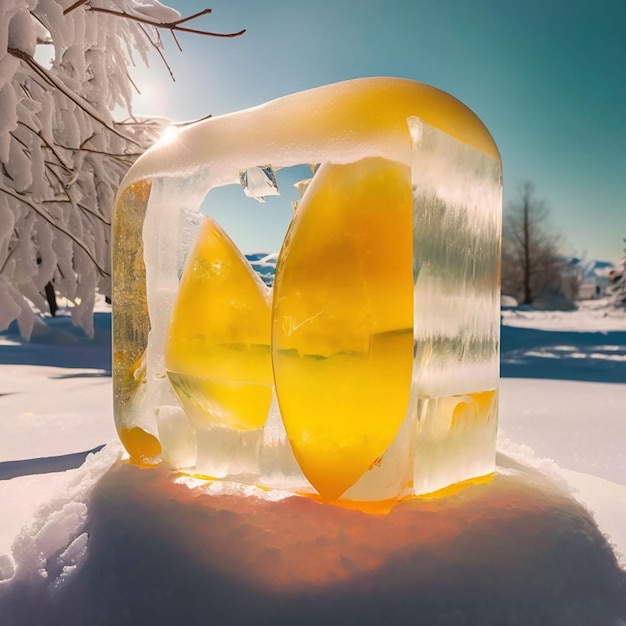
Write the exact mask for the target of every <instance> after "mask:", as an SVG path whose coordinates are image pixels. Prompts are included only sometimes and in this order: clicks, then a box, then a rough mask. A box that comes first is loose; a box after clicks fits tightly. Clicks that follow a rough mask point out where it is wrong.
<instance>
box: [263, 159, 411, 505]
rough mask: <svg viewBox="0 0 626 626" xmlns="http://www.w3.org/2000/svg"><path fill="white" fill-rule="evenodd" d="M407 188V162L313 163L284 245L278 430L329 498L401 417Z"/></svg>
mask: <svg viewBox="0 0 626 626" xmlns="http://www.w3.org/2000/svg"><path fill="white" fill-rule="evenodd" d="M412 246H413V235H412V196H411V180H410V170H409V168H408V167H406V166H405V165H402V164H399V163H395V162H392V161H388V160H386V159H380V158H368V159H364V160H361V161H358V162H356V163H353V164H350V165H330V164H326V165H322V166H321V167H320V169H319V171H318V172H317V174H316V175H315V177H314V178H313V181H312V183H311V184H310V186H309V187H308V189H307V191H306V193H305V195H304V197H303V199H302V202H301V204H300V207H299V208H298V210H297V212H296V215H295V217H294V220H293V222H292V224H291V227H290V229H289V232H288V234H287V237H286V240H285V243H284V244H283V248H282V250H281V253H280V256H279V259H278V263H277V267H276V280H275V284H274V305H273V333H272V357H273V364H274V377H275V380H276V394H277V397H278V403H279V406H280V410H281V415H282V418H283V422H284V424H285V429H286V431H287V436H288V437H289V441H290V443H291V445H292V447H293V449H294V452H295V455H296V459H297V460H298V463H299V464H300V467H301V468H302V471H303V473H304V475H305V476H306V477H307V478H308V479H309V481H310V482H311V483H312V485H313V486H314V487H315V488H316V489H317V491H318V492H319V493H320V495H321V496H322V497H323V498H325V499H327V500H334V499H336V498H338V497H339V496H340V495H341V494H342V493H343V492H344V491H345V490H346V489H347V488H348V487H350V486H351V485H352V484H354V483H355V482H356V481H357V480H358V479H359V478H360V477H361V475H362V474H363V473H364V472H365V471H367V469H368V468H369V467H370V466H371V465H372V464H373V463H375V462H376V460H377V459H378V457H380V456H381V455H382V454H383V453H384V452H385V450H386V449H387V447H388V446H389V444H390V443H391V441H392V440H393V438H394V437H395V435H396V433H397V431H398V428H399V427H400V425H401V423H402V421H403V420H404V417H405V414H406V410H407V405H408V400H409V393H410V386H411V371H412V364H413V265H412Z"/></svg>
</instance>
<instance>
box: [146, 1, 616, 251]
mask: <svg viewBox="0 0 626 626" xmlns="http://www.w3.org/2000/svg"><path fill="white" fill-rule="evenodd" d="M166 3H167V4H169V5H170V6H172V7H174V8H177V9H178V10H179V11H180V12H181V13H182V14H183V15H189V14H191V13H194V12H196V11H198V10H201V9H203V8H212V9H213V13H212V14H211V15H209V16H205V17H202V18H200V19H199V20H197V21H195V22H192V25H193V26H194V27H196V28H203V29H207V30H215V31H221V32H228V31H236V30H239V29H241V28H246V29H247V32H246V33H245V34H244V35H243V36H242V37H239V38H235V39H214V38H209V37H196V36H192V35H182V36H180V41H181V43H182V45H183V48H184V51H183V53H180V52H178V50H177V49H176V47H175V46H174V44H173V42H172V41H171V38H170V36H169V34H168V33H164V35H163V38H164V41H165V43H166V56H167V59H168V61H169V63H170V65H171V66H172V69H173V71H174V74H175V76H176V82H175V83H172V82H171V81H170V80H169V78H168V75H167V72H166V71H165V70H164V68H163V67H162V65H160V63H159V61H158V60H155V61H153V62H152V63H151V69H150V70H149V71H139V72H138V73H137V76H136V80H137V82H138V84H139V85H140V87H141V88H142V90H143V94H142V96H141V97H139V98H137V101H136V105H135V111H136V112H137V113H141V114H155V115H161V116H166V117H169V118H171V119H172V120H175V121H181V120H186V119H193V118H197V117H201V116H204V115H207V114H209V113H211V114H213V115H219V114H222V113H228V112H231V111H236V110H239V109H243V108H247V107H249V106H253V105H257V104H261V103H263V102H265V101H267V100H270V99H272V98H276V97H279V96H282V95H285V94H288V93H292V92H295V91H300V90H303V89H308V88H311V87H316V86H319V85H323V84H327V83H332V82H337V81H341V80H346V79H350V78H357V77H362V76H383V75H385V76H400V77H405V78H411V79H414V80H418V81H422V82H426V83H430V84H432V85H434V86H436V87H439V88H440V89H443V90H445V91H448V92H449V93H451V94H452V95H454V96H456V97H457V98H459V99H460V100H461V101H463V102H464V103H465V104H466V105H468V106H469V107H470V108H471V109H473V110H474V112H475V113H477V115H478V116H479V117H480V118H481V119H482V120H483V122H484V123H485V124H486V125H487V127H488V128H489V130H490V131H491V133H492V135H493V137H494V138H495V141H496V143H497V144H498V147H499V148H500V152H501V154H502V160H503V164H504V180H505V182H504V201H505V207H506V206H507V205H508V204H509V203H510V202H511V201H514V200H515V199H516V197H517V194H518V188H519V185H520V183H522V182H523V181H524V180H530V181H532V182H533V183H534V185H535V187H536V195H537V198H538V199H542V200H544V201H545V202H546V204H547V206H548V208H549V210H550V222H551V224H552V226H553V229H554V230H555V231H556V232H560V233H562V235H563V236H564V238H565V242H566V246H565V249H566V251H568V252H570V253H572V254H575V255H578V256H584V257H585V258H587V259H591V258H595V259H602V260H608V261H615V260H617V259H618V258H619V257H620V256H621V254H622V249H623V248H624V244H623V242H622V238H623V237H626V149H625V146H626V0H594V2H592V1H591V0H586V1H581V0H524V1H522V0H518V1H514V0H511V1H509V0H385V1H381V0H379V1H378V2H374V1H372V0H359V1H358V2H357V1H354V0H317V1H315V2H303V1H301V0H263V1H261V0H209V1H208V2H204V1H201V0H169V2H166ZM212 193H213V192H212ZM209 195H210V196H211V194H209ZM225 202H226V200H225ZM250 202H251V203H253V204H254V205H255V206H254V207H252V205H250V206H251V209H250V210H256V209H257V207H260V206H261V205H258V203H255V202H254V201H250ZM268 207H269V203H268ZM287 214H288V213H285V215H287ZM244 221H245V220H244ZM248 230H249V231H250V230H252V231H254V230H256V229H255V228H252V229H251V228H249V227H248ZM235 241H238V240H237V238H236V237H235ZM238 243H239V242H238ZM248 245H249V246H252V247H253V248H256V249H259V246H258V245H256V242H252V243H249V244H248ZM259 245H262V244H259Z"/></svg>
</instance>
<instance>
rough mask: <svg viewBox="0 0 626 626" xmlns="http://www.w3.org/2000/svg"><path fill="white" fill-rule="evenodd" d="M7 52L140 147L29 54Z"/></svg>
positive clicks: (112, 130)
mask: <svg viewBox="0 0 626 626" xmlns="http://www.w3.org/2000/svg"><path fill="white" fill-rule="evenodd" d="M7 52H8V53H9V54H11V55H13V56H14V57H16V58H18V59H20V60H22V61H24V63H26V64H27V65H28V66H29V67H30V68H31V69H32V70H34V71H35V73H36V74H38V75H39V76H40V77H41V78H43V79H44V80H45V81H46V82H47V83H48V84H49V85H50V86H51V87H53V88H54V89H57V90H58V91H59V92H60V93H62V94H63V95H64V96H65V97H66V98H67V99H68V100H71V101H72V102H73V103H74V104H75V105H76V106H78V107H79V108H80V109H82V110H83V111H84V112H85V113H87V115H89V116H90V117H91V118H92V119H93V120H95V121H96V122H98V124H101V125H102V126H103V127H104V128H106V129H107V130H109V131H110V132H112V133H113V134H115V135H118V136H119V137H120V138H121V139H124V140H126V141H130V142H131V143H134V144H135V145H140V144H139V142H137V141H135V140H134V139H132V138H131V137H126V136H125V135H123V134H121V133H120V132H119V131H117V130H115V128H113V127H112V126H111V125H109V124H108V123H107V122H106V121H105V120H104V119H103V118H102V117H101V116H100V114H99V113H98V111H97V109H96V108H95V107H94V106H92V105H91V104H90V103H89V102H87V101H86V100H85V99H84V98H81V97H80V96H78V95H77V94H76V93H75V92H73V91H72V90H71V89H68V88H67V87H66V85H65V84H64V83H63V81H61V80H59V79H58V78H57V77H56V76H55V75H54V74H53V73H52V72H49V71H48V70H46V69H45V68H44V67H42V66H41V65H39V63H37V61H35V59H34V58H33V57H32V56H30V55H29V54H27V53H25V52H23V51H22V50H18V49H17V48H7Z"/></svg>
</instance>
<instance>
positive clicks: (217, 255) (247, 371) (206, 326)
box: [165, 217, 272, 430]
mask: <svg viewBox="0 0 626 626" xmlns="http://www.w3.org/2000/svg"><path fill="white" fill-rule="evenodd" d="M270 329H271V321H270V299H269V295H268V293H267V289H266V287H265V286H264V285H263V283H262V282H261V280H260V279H259V278H257V276H256V274H255V273H254V270H253V269H252V267H250V264H249V263H248V262H247V261H246V259H245V258H244V257H243V255H242V254H241V253H240V252H239V250H238V249H237V247H236V246H235V245H234V244H233V242H232V241H231V240H230V239H229V238H228V236H227V235H226V233H224V231H223V230H222V229H221V228H220V227H219V226H218V224H217V223H216V222H215V221H214V220H212V219H211V218H209V217H207V218H205V220H204V222H203V223H202V225H201V227H200V231H199V232H198V236H197V238H196V243H195V245H194V247H193V249H192V250H191V252H190V254H189V258H188V260H187V263H186V266H185V271H184V273H183V276H182V278H181V281H180V287H179V289H178V296H177V298H176V301H175V303H174V308H173V311H172V317H171V322H170V327H169V333H168V336H167V341H166V345H165V367H166V368H167V373H168V376H169V378H170V381H171V383H172V385H173V387H174V390H175V391H176V394H177V395H178V398H179V400H180V401H181V404H182V405H183V407H184V408H185V410H186V412H187V414H188V415H189V417H190V418H191V419H192V421H194V423H196V425H197V426H199V427H208V426H211V425H222V426H229V427H231V428H235V429H240V430H249V429H254V428H259V427H261V426H262V425H263V423H264V422H265V419H266V417H267V413H268V411H269V407H270V403H271V400H272V365H271V360H270Z"/></svg>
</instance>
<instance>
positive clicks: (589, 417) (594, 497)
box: [0, 301, 626, 626]
mask: <svg viewBox="0 0 626 626" xmlns="http://www.w3.org/2000/svg"><path fill="white" fill-rule="evenodd" d="M95 326H96V336H95V339H94V341H93V342H88V341H87V340H85V339H84V338H82V337H81V332H80V331H78V330H74V329H73V328H72V327H71V325H70V323H69V321H68V318H64V317H61V318H57V319H54V320H51V324H50V328H49V329H48V330H46V329H45V328H41V327H37V332H36V333H34V336H33V340H32V342H31V343H30V344H24V343H22V342H21V341H20V340H19V337H18V336H17V335H16V334H15V333H11V332H6V333H3V334H0V624H1V625H2V626H18V625H19V626H21V625H22V624H23V625H26V624H28V625H30V624H51V625H56V624H58V625H61V624H63V625H70V624H71V625H77V626H78V625H82V624H85V625H86V624H89V625H90V626H91V625H93V624H103V625H118V624H131V623H132V624H178V623H180V624H183V623H185V624H217V625H220V626H222V625H227V624H252V623H254V624H255V625H256V624H270V623H272V624H274V625H279V624H283V623H284V624H287V623H289V624H299V625H300V624H313V623H315V624H318V623H328V624H339V623H343V624H350V625H352V624H355V625H356V624H380V623H382V622H383V621H384V622H388V623H390V624H405V623H406V624H408V623H410V624H428V625H429V626H430V625H435V624H454V625H457V624H458V625H460V624H467V625H470V624H494V625H495V624H510V625H517V624H523V625H528V624H541V625H544V624H564V625H565V624H566V625H568V626H570V625H572V624H574V625H578V624H580V625H583V624H584V625H585V626H587V625H589V626H604V625H605V624H606V625H607V626H608V625H611V626H618V625H621V626H624V624H626V572H625V571H624V568H625V567H626V558H625V557H624V555H626V450H625V442H626V312H615V311H613V310H611V309H608V308H606V307H605V306H603V303H602V302H598V301H596V302H589V303H584V304H583V305H582V307H581V308H580V309H579V310H578V311H573V312H539V311H533V310H520V309H511V310H505V311H503V332H502V381H501V408H500V431H501V432H500V438H499V445H498V472H497V475H496V477H495V478H494V479H493V480H492V481H491V482H489V483H488V484H482V485H475V486H472V487H468V488H465V489H463V490H461V491H460V492H459V493H457V494H455V495H452V496H450V497H449V498H446V499H434V500H428V499H423V500H416V501H411V502H408V503H405V504H402V505H399V506H397V507H395V508H394V509H393V510H392V511H391V512H390V513H389V514H388V515H386V516H376V515H366V514H364V513H360V512H357V511H348V510H345V509H340V508H338V507H332V506H322V505H319V504H316V503H315V502H313V501H310V500H307V499H303V498H284V499H276V498H274V500H275V501H272V498H273V496H272V495H271V494H269V495H268V494H267V493H263V492H254V490H253V489H247V492H248V493H249V494H251V495H252V496H256V497H247V498H242V497H237V496H235V495H233V493H232V489H231V490H230V491H229V490H226V491H224V490H220V489H219V486H218V487H216V486H210V485H209V486H207V485H206V484H197V483H193V482H191V481H189V480H184V479H182V478H180V477H178V478H177V477H172V476H170V475H168V474H167V472H165V471H163V470H153V471H146V470H142V469H139V468H136V467H133V466H130V465H128V464H125V463H124V462H122V461H120V460H119V459H120V455H121V451H120V448H119V446H118V445H117V444H116V443H115V439H116V436H115V430H114V427H113V418H112V403H111V379H110V348H109V341H110V315H109V313H108V311H107V310H106V307H101V309H100V310H99V311H98V312H97V313H96V317H95ZM102 444H107V445H106V446H105V448H104V449H102V450H100V451H98V452H96V453H95V454H92V455H90V456H89V457H88V458H87V461H86V462H84V460H85V457H86V456H87V453H88V452H89V451H91V450H94V449H98V448H99V447H100V446H101V445H102ZM207 492H208V493H210V497H208V496H207Z"/></svg>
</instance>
